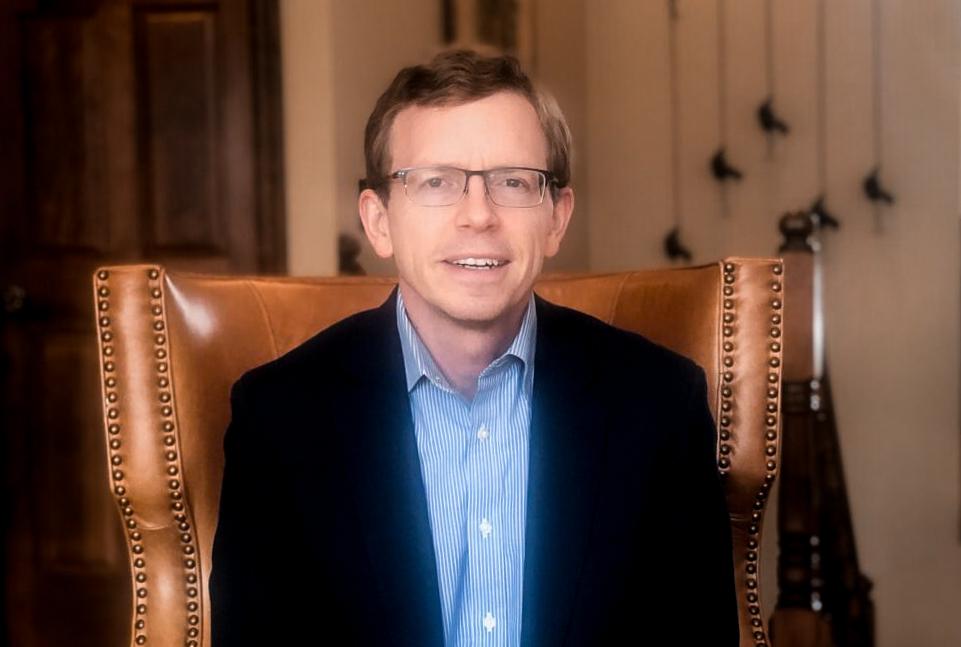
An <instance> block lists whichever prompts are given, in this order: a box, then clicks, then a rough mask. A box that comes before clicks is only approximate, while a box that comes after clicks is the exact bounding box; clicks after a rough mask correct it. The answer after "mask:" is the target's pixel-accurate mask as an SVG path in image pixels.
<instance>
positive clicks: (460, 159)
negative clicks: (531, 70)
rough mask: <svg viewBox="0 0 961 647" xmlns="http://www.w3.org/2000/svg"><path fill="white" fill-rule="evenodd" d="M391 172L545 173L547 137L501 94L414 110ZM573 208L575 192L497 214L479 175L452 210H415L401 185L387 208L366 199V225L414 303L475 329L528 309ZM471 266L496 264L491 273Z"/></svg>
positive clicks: (525, 107)
mask: <svg viewBox="0 0 961 647" xmlns="http://www.w3.org/2000/svg"><path fill="white" fill-rule="evenodd" d="M389 150H390V154H391V155H390V156H391V166H390V171H391V172H393V171H395V170H397V169H402V168H411V167H421V166H453V167H459V168H463V169H471V170H487V169H492V168H498V167H518V166H522V167H530V168H538V169H546V168H547V140H546V138H545V136H544V133H543V131H542V130H541V126H540V122H539V121H538V119H537V114H536V112H535V111H534V108H533V106H531V104H530V103H529V102H528V101H527V100H526V99H525V98H523V97H522V96H520V95H518V94H515V93H510V92H500V93H497V94H494V95H492V96H490V97H487V98H485V99H480V100H478V101H472V102H470V103H466V104H462V105H454V106H442V107H419V106H413V107H409V108H406V109H404V110H402V111H401V112H400V113H398V114H397V116H396V118H395V120H394V124H393V127H392V128H391V132H390V148H389ZM572 208H573V192H572V191H571V190H570V189H569V188H565V189H562V190H560V192H559V195H558V198H557V200H556V201H555V200H554V199H553V198H552V196H551V191H550V187H548V189H547V191H546V193H545V196H544V201H543V202H542V203H541V204H540V205H538V206H536V207H524V208H520V207H500V206H497V205H494V204H493V203H492V202H491V201H490V200H489V199H488V198H487V195H486V192H485V190H484V180H483V178H482V177H480V176H473V177H471V178H470V179H469V182H468V193H467V195H466V196H464V197H463V199H461V201H460V202H458V203H457V204H454V205H451V206H447V207H423V206H417V205H415V204H414V203H413V202H411V200H410V199H409V198H408V197H407V195H406V194H405V192H404V186H403V183H402V182H399V181H397V182H392V183H391V186H390V199H389V200H388V204H387V206H386V207H385V206H384V205H383V203H382V202H381V201H380V199H379V198H378V197H377V196H376V194H375V193H374V192H372V191H365V192H364V193H363V194H362V195H361V198H360V212H361V218H362V219H363V221H364V228H365V231H366V232H367V236H368V238H369V239H370V241H371V244H372V245H373V247H374V250H375V251H376V252H377V254H378V255H379V256H382V257H385V258H386V257H389V256H391V255H393V257H394V259H395V262H396V264H397V272H398V275H399V281H400V285H401V289H402V290H403V291H404V297H405V299H406V300H407V301H408V302H411V301H419V302H421V304H420V305H424V306H426V307H427V308H429V309H430V310H431V311H433V313H434V314H437V315H440V316H443V317H446V318H448V319H451V320H454V321H456V322H459V323H461V324H465V325H469V326H472V327H485V326H487V325H490V324H496V323H497V322H500V321H503V320H504V319H505V318H511V317H512V315H513V314H514V313H516V312H517V311H518V310H519V309H520V308H522V307H523V306H524V305H525V304H526V301H527V299H528V297H529V294H530V290H531V287H532V286H533V284H534V280H535V279H536V278H537V276H538V274H539V273H540V271H541V267H542V266H543V262H544V258H545V257H549V256H553V255H554V254H556V253H557V250H558V247H559V245H560V242H561V239H562V238H563V236H564V231H565V230H566V227H567V222H568V220H569V218H570V214H571V210H572ZM467 259H476V260H490V261H495V262H496V264H497V266H496V267H493V268H488V269H476V268H473V269H472V268H470V267H465V265H466V263H464V261H466V260H467Z"/></svg>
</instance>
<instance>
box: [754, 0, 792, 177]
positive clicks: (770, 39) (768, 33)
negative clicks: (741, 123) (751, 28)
mask: <svg viewBox="0 0 961 647" xmlns="http://www.w3.org/2000/svg"><path fill="white" fill-rule="evenodd" d="M772 1H773V0H766V1H765V3H764V57H765V59H764V72H765V82H766V83H767V96H766V97H765V98H764V101H763V102H762V103H761V105H760V106H758V109H757V120H758V123H760V125H761V130H763V131H764V132H765V133H767V134H768V135H777V134H780V135H787V134H788V133H789V132H790V131H791V129H790V128H789V127H788V125H787V123H786V122H785V121H784V120H783V119H781V117H779V116H778V114H777V113H776V112H775V111H774V8H773V6H772V4H771V3H772ZM767 157H768V159H773V158H774V138H773V137H768V138H767Z"/></svg>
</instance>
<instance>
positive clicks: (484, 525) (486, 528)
mask: <svg viewBox="0 0 961 647" xmlns="http://www.w3.org/2000/svg"><path fill="white" fill-rule="evenodd" d="M478 528H480V531H481V535H482V536H483V537H484V539H487V538H488V537H490V536H491V532H493V531H494V526H492V525H491V522H490V521H489V520H488V519H487V517H484V518H483V519H481V522H480V525H479V526H478Z"/></svg>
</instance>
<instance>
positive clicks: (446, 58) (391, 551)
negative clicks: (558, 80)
mask: <svg viewBox="0 0 961 647" xmlns="http://www.w3.org/2000/svg"><path fill="white" fill-rule="evenodd" d="M365 139H366V141H365V153H366V158H367V184H368V187H369V188H368V189H366V190H365V191H363V192H362V194H361V195H360V199H359V211H360V216H361V219H362V221H363V225H364V229H365V231H366V234H367V237H368V239H369V240H370V243H371V245H372V246H373V248H374V250H375V251H376V252H377V254H379V255H380V256H382V257H385V258H386V257H391V256H392V257H393V258H394V260H395V262H396V264H397V273H398V284H399V285H398V289H397V290H395V291H394V293H393V294H392V295H391V297H390V298H389V299H388V301H387V302H386V303H385V304H384V305H383V306H381V307H380V308H379V309H377V310H372V311H368V312H364V313H361V314H358V315H355V316H353V317H350V318H349V319H346V320H345V321H342V322H340V323H338V324H336V325H334V326H332V327H331V328H329V329H327V330H325V331H323V332H321V333H320V334H319V335H317V336H316V337H314V338H313V339H311V340H310V341H308V342H307V343H305V344H304V345H303V346H301V347H299V348H297V349H295V350H294V351H292V352H291V353H289V354H287V355H285V356H284V357H282V358H280V359H278V360H276V361H274V362H272V363H270V364H268V365H266V366H263V367H260V368H258V369H255V370H254V371H251V372H250V373H248V374H247V375H245V376H244V377H243V378H242V379H241V380H240V381H239V382H238V383H237V384H236V385H235V387H234V391H233V394H232V406H233V419H232V422H231V425H230V428H229V430H228V432H227V436H226V440H225V454H226V467H225V475H224V484H223V494H222V499H221V511H220V523H219V526H218V530H217V535H216V539H215V543H214V554H213V575H212V578H211V582H210V587H211V598H212V602H213V609H212V618H213V638H214V645H216V646H217V647H226V646H232V645H241V644H243V645H246V644H266V645H279V644H297V645H302V644H318V645H326V644H331V645H335V644H336V645H391V646H393V645H411V646H418V647H423V646H432V645H438V646H439V645H519V644H523V645H543V646H548V645H550V646H553V645H605V644H617V645H656V646H660V645H668V644H670V645H678V644H680V645H736V644H737V638H738V635H737V634H738V628H737V618H736V608H735V600H734V587H733V566H732V555H731V543H730V529H729V525H728V518H727V513H726V510H725V506H724V500H723V496H722V492H721V487H720V484H719V480H718V475H717V470H716V467H715V458H714V457H715V454H714V446H715V445H714V443H715V441H714V425H713V423H712V421H711V417H710V414H709V412H708V409H707V404H706V393H705V381H704V377H703V373H702V372H701V370H700V369H699V368H697V367H696V366H695V365H694V364H693V363H692V362H690V361H689V360H686V359H683V358H681V357H679V356H677V355H675V354H673V353H671V352H670V351H667V350H666V349H664V348H661V347H659V346H656V345H654V344H652V343H650V342H648V341H646V340H644V339H643V338H641V337H638V336H636V335H633V334H630V333H626V332H622V331H619V330H616V329H614V328H611V327H609V326H607V325H605V324H603V323H601V322H600V321H597V320H595V319H592V318H590V317H588V316H586V315H582V314H579V313H575V312H573V311H571V310H567V309H565V308H561V307H558V306H554V305H551V304H549V303H547V302H544V301H542V300H540V299H539V298H537V297H535V296H533V294H532V286H533V284H534V281H535V279H536V278H537V276H538V274H539V273H540V270H541V266H542V264H543V261H544V258H545V257H549V256H553V255H554V254H556V253H557V251H558V248H559V246H560V243H561V240H562V238H563V237H564V232H565V230H566V228H567V224H568V221H569V219H570V217H571V212H572V210H573V206H574V194H573V191H572V189H571V188H570V187H569V186H568V185H569V181H570V135H569V131H568V128H567V125H566V124H565V122H564V119H563V116H562V115H561V113H560V111H559V109H558V108H557V106H556V105H555V104H554V103H553V101H551V100H549V99H547V98H546V97H545V96H544V95H542V94H540V93H538V92H537V91H535V90H534V89H533V88H532V86H531V83H530V81H529V80H528V78H527V77H526V76H525V75H524V74H523V72H522V71H521V70H520V69H519V67H518V65H517V62H516V61H515V60H514V59H511V58H506V57H505V58H483V57H480V56H478V55H476V54H474V53H470V52H452V53H446V54H442V55H440V56H438V57H437V58H435V59H434V60H433V61H432V62H431V63H430V64H429V65H427V66H417V67H412V68H407V69H404V70H402V71H401V72H400V73H399V74H398V76H397V77H396V78H395V79H394V81H393V83H392V84H391V86H390V87H389V88H388V89H387V91H386V92H385V93H384V94H383V96H381V98H380V100H379V101H378V103H377V105H376V107H375V108H374V111H373V113H372V114H371V116H370V120H369V121H368V125H367V132H366V138H365ZM624 200H625V204H629V201H630V187H625V188H624Z"/></svg>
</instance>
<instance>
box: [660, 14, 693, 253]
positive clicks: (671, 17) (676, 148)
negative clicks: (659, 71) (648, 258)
mask: <svg viewBox="0 0 961 647" xmlns="http://www.w3.org/2000/svg"><path fill="white" fill-rule="evenodd" d="M667 15H668V26H667V34H668V36H667V39H668V50H667V51H668V67H669V71H670V101H671V202H672V205H671V206H672V211H673V217H674V226H673V227H672V228H671V230H670V231H669V232H668V233H667V235H666V236H665V237H664V253H665V254H667V257H668V258H669V259H670V260H672V261H676V260H683V261H685V262H688V263H689V262H690V261H691V260H692V258H693V256H692V255H691V251H690V249H688V248H687V246H685V245H684V244H683V243H682V242H681V225H682V214H683V212H684V205H683V203H682V191H681V127H680V123H679V121H680V108H681V99H680V86H679V83H678V69H677V21H678V19H679V15H678V11H677V0H667Z"/></svg>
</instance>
